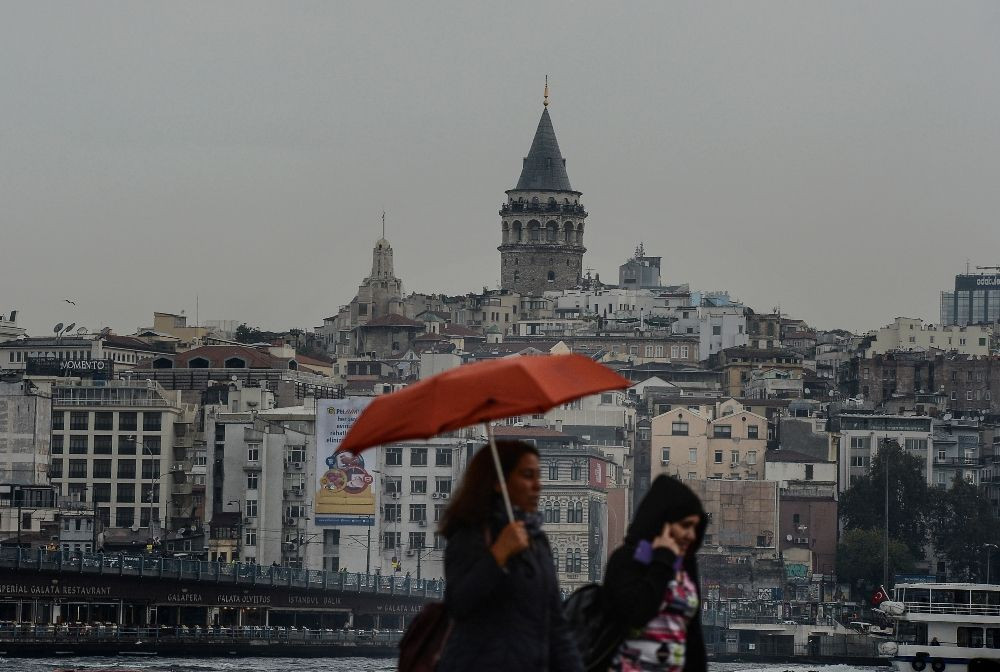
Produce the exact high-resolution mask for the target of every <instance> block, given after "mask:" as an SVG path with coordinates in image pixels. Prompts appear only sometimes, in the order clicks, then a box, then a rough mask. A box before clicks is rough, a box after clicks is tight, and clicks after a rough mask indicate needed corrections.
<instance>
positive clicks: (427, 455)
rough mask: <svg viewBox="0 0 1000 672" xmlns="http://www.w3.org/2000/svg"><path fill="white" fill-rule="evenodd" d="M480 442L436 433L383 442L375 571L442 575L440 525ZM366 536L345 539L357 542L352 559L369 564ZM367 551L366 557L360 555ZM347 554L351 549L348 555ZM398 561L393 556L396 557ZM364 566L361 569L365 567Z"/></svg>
mask: <svg viewBox="0 0 1000 672" xmlns="http://www.w3.org/2000/svg"><path fill="white" fill-rule="evenodd" d="M481 443H482V442H477V441H475V440H473V439H468V440H467V439H464V438H458V437H436V438H434V439H431V440H429V441H408V442H405V443H396V444H391V445H387V446H382V447H381V448H380V449H379V450H380V455H379V465H380V471H381V473H380V474H377V478H376V482H377V483H379V485H380V487H378V488H376V491H377V492H378V493H379V495H380V502H379V509H378V512H379V514H378V515H377V516H376V521H375V528H374V529H373V530H372V537H373V539H372V542H373V543H376V544H377V548H373V549H372V551H371V557H370V562H371V566H372V571H376V570H378V571H379V572H381V573H382V574H390V573H391V574H396V575H399V574H403V575H410V576H411V577H413V578H417V577H418V576H419V578H422V579H443V578H444V548H445V540H444V538H443V537H442V536H441V535H440V534H438V532H437V528H438V523H440V521H441V519H442V516H443V515H444V511H445V509H446V508H447V507H448V504H449V503H450V500H451V495H452V493H453V492H455V490H456V489H457V486H458V482H459V480H460V478H461V475H462V473H463V472H464V471H465V465H466V464H468V460H469V459H471V457H472V454H473V452H474V451H475V449H476V447H477V446H478V445H481ZM367 544H368V541H367V539H365V538H360V539H354V540H352V541H347V543H346V544H345V540H343V539H342V540H341V547H342V548H348V547H350V546H353V552H350V551H349V553H350V555H349V563H350V564H351V565H352V566H353V567H354V568H352V569H351V571H358V570H357V569H356V567H358V566H361V563H362V562H368V561H369V558H368V557H367V552H368V545H367ZM362 554H365V555H366V557H364V558H362V557H360V556H361V555H362ZM345 557H347V553H345ZM394 559H395V560H394ZM362 569H363V567H362Z"/></svg>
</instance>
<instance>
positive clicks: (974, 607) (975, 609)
mask: <svg viewBox="0 0 1000 672" xmlns="http://www.w3.org/2000/svg"><path fill="white" fill-rule="evenodd" d="M904 604H906V612H907V613H911V614H963V615H970V616H1000V605H997V604H961V603H956V602H905V603H904Z"/></svg>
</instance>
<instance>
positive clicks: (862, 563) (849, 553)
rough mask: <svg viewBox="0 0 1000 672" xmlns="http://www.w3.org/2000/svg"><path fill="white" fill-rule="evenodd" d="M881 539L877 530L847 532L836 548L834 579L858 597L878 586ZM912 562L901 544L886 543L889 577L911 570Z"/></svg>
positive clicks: (912, 558)
mask: <svg viewBox="0 0 1000 672" xmlns="http://www.w3.org/2000/svg"><path fill="white" fill-rule="evenodd" d="M883 554H884V537H883V535H882V532H880V531H878V530H848V531H847V532H845V533H844V536H843V538H842V539H841V542H840V544H839V545H838V546H837V577H838V578H839V579H840V580H841V581H843V582H844V583H848V584H850V585H851V588H852V589H855V590H858V591H860V594H862V595H871V594H872V593H873V592H874V589H875V587H876V586H877V585H879V584H880V583H882V556H883ZM915 563H916V559H915V558H914V555H913V553H911V552H910V549H909V548H908V547H907V545H906V544H905V543H903V542H902V541H899V540H898V539H890V540H889V576H890V577H891V576H893V575H894V574H897V573H905V572H911V571H913V567H914V564H915Z"/></svg>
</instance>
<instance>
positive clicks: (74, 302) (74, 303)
mask: <svg viewBox="0 0 1000 672" xmlns="http://www.w3.org/2000/svg"><path fill="white" fill-rule="evenodd" d="M63 301H65V302H66V303H72V304H73V305H74V306H75V305H76V301H70V300H69V299H63Z"/></svg>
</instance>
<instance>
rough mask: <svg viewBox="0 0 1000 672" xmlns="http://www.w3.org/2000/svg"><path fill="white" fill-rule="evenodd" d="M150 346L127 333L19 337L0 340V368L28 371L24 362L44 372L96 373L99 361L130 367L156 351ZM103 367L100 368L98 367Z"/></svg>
mask: <svg viewBox="0 0 1000 672" xmlns="http://www.w3.org/2000/svg"><path fill="white" fill-rule="evenodd" d="M156 352H157V351H156V350H154V349H153V348H152V347H151V346H149V345H147V344H146V343H144V342H143V341H140V340H139V339H136V338H131V337H127V336H111V335H109V336H101V335H99V334H85V335H82V336H77V335H73V336H65V337H54V338H20V339H17V340H12V341H5V342H0V370H6V371H26V370H27V372H28V373H32V371H31V370H30V369H31V367H29V366H28V362H29V361H32V362H35V363H36V365H37V366H38V367H43V366H44V368H45V369H46V370H45V371H44V374H45V375H53V374H52V373H50V370H51V371H52V372H54V375H72V374H73V373H74V372H75V371H84V372H88V373H93V372H96V371H97V369H98V367H99V366H100V365H102V364H103V366H104V367H107V369H108V370H109V371H110V370H111V369H112V368H113V367H117V366H123V367H127V368H130V367H131V365H134V364H136V363H137V362H139V361H140V360H141V359H144V358H146V357H150V356H152V355H153V354H156ZM102 368H103V367H102Z"/></svg>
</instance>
